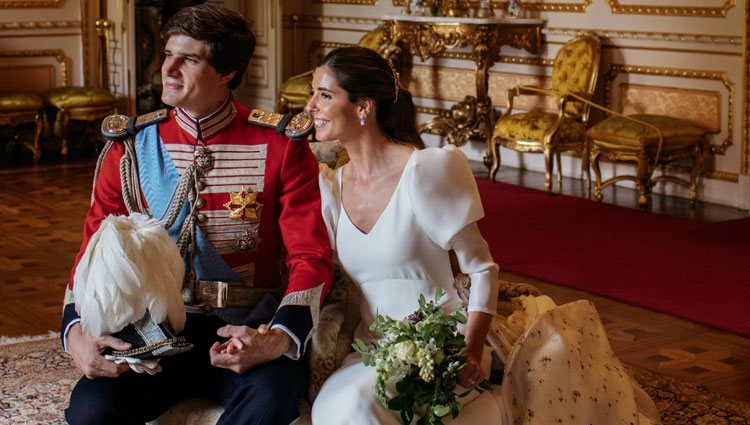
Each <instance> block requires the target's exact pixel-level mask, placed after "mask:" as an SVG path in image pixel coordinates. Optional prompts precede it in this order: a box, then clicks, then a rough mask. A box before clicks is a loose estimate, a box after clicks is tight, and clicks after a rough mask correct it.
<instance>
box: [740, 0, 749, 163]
mask: <svg viewBox="0 0 750 425" xmlns="http://www.w3.org/2000/svg"><path fill="white" fill-rule="evenodd" d="M742 56H743V59H744V60H743V63H744V64H745V72H743V73H742V81H743V85H744V86H745V96H744V98H745V101H744V102H742V117H743V119H742V161H741V165H740V172H741V173H743V174H748V173H750V140H748V139H750V87H748V85H750V78H748V77H750V4H748V0H745V40H744V48H743V49H742Z"/></svg>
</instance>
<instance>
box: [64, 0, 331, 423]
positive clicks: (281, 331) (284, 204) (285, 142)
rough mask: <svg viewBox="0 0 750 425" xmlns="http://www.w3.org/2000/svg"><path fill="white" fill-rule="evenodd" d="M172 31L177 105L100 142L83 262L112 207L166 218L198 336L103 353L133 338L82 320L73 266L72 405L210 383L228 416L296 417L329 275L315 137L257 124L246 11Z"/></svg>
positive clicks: (82, 410) (169, 92)
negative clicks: (144, 359)
mask: <svg viewBox="0 0 750 425" xmlns="http://www.w3.org/2000/svg"><path fill="white" fill-rule="evenodd" d="M164 35H165V39H166V40H167V41H166V48H165V60H164V64H163V66H162V82H163V94H162V100H163V102H164V103H166V104H167V105H171V106H173V107H174V109H172V110H171V111H167V110H163V111H159V112H156V113H152V114H149V116H146V117H139V119H138V120H136V121H134V122H131V123H130V133H131V137H125V138H123V140H119V141H114V142H112V143H110V144H108V145H107V147H106V148H105V151H104V152H102V157H101V160H100V164H99V166H98V171H97V175H96V177H95V186H94V190H93V195H92V204H91V207H90V209H89V212H88V214H87V217H86V221H85V224H84V238H83V243H82V247H81V252H79V255H78V257H77V259H76V265H78V263H79V261H80V259H81V256H82V255H83V253H84V251H85V249H86V247H87V244H88V242H89V239H90V238H91V237H92V235H93V234H94V233H95V232H96V231H97V230H98V229H99V227H100V224H101V222H102V220H104V219H105V218H106V217H108V216H109V215H128V214H132V213H135V212H140V213H144V214H146V215H148V216H151V217H154V218H155V219H157V220H160V222H161V223H163V224H164V227H166V228H167V231H168V233H169V235H170V236H171V237H172V239H173V240H174V241H175V243H176V245H177V247H178V248H179V249H180V253H181V254H182V255H183V258H184V259H185V270H186V274H185V275H186V278H185V280H184V282H185V283H184V285H183V289H182V297H183V300H184V301H185V308H186V311H187V322H186V325H185V329H184V332H183V335H185V336H186V337H187V340H188V341H189V342H190V343H192V344H194V346H195V348H194V349H192V350H191V351H188V352H186V353H182V354H179V355H175V356H168V357H163V358H161V359H160V362H161V367H162V371H161V372H159V373H156V374H154V375H150V374H146V373H140V374H138V373H134V372H132V371H130V369H129V367H128V365H127V364H116V363H114V362H111V361H108V360H106V358H105V357H103V355H102V352H103V351H105V350H119V351H127V350H129V349H131V348H133V347H132V346H131V344H128V343H126V342H124V341H122V340H120V339H118V338H115V337H114V336H112V335H103V336H99V337H92V336H89V335H86V334H85V333H84V332H82V326H81V322H80V320H81V319H80V317H79V315H78V313H77V312H76V300H75V297H74V295H73V285H74V279H73V277H71V282H70V284H69V286H68V291H67V292H66V302H65V308H64V313H63V323H62V339H63V345H64V347H65V349H66V351H67V352H69V353H70V354H71V356H72V357H73V359H74V361H75V363H76V365H77V366H78V367H79V368H80V369H81V371H82V372H83V374H84V375H85V377H83V378H82V379H81V380H80V381H79V382H78V384H77V385H76V387H75V389H74V390H73V393H72V395H71V400H70V406H69V408H68V409H67V410H66V412H65V416H66V419H67V420H68V421H69V422H70V423H97V424H102V423H106V424H118V423H143V422H146V421H149V420H152V419H154V418H156V417H158V416H159V415H160V414H161V413H163V412H164V411H166V410H167V409H168V408H169V407H170V406H172V405H173V404H175V403H176V402H177V401H179V400H181V399H184V398H186V397H189V396H191V395H193V394H195V393H199V392H202V393H205V394H207V395H209V396H210V397H212V398H213V399H214V400H216V401H218V402H220V403H221V404H222V405H223V406H224V408H225V413H224V415H223V416H222V418H221V419H220V423H231V424H239V423H252V424H266V423H268V424H276V423H279V424H282V423H289V422H290V421H291V420H293V419H294V418H295V417H297V415H298V411H297V404H298V401H299V396H300V395H301V394H302V392H303V390H304V388H305V384H306V382H307V369H306V364H305V363H306V362H304V361H300V359H301V358H303V356H304V354H305V347H306V343H307V341H308V340H309V338H310V335H311V333H312V332H314V330H315V328H316V326H317V318H318V313H319V308H320V303H321V301H322V299H323V297H324V296H325V293H326V292H327V290H328V287H329V286H330V283H331V279H332V275H333V271H332V260H331V247H330V243H329V240H328V236H327V233H326V230H325V225H324V223H323V220H322V217H321V216H320V194H319V191H318V186H317V184H318V183H317V182H318V180H317V172H318V171H317V170H318V169H317V163H316V161H315V158H314V156H313V155H312V153H311V151H310V149H309V147H308V146H307V143H306V142H304V141H293V140H290V139H289V138H287V137H285V136H283V135H281V134H279V133H278V132H276V131H275V130H274V129H271V128H266V127H262V126H256V125H251V124H248V117H249V115H250V111H248V110H247V109H246V108H244V107H243V106H242V105H240V104H238V103H237V102H235V101H234V99H233V98H232V95H231V90H232V89H233V88H235V87H237V85H238V84H239V82H240V81H241V79H242V75H243V73H244V71H245V68H246V67H247V63H248V61H249V58H250V56H251V55H252V51H253V49H254V46H255V39H254V37H253V35H252V33H251V32H250V30H249V27H248V24H247V22H246V21H245V20H244V19H243V18H242V17H241V16H240V15H238V14H236V13H234V12H230V11H228V10H226V9H223V8H220V7H215V6H211V5H199V6H195V7H190V8H185V9H182V10H180V11H179V12H178V13H177V14H176V15H175V16H173V17H172V18H171V19H170V21H169V23H168V24H167V25H166V26H165V29H164ZM254 113H255V112H254ZM117 119H118V118H117V117H114V118H112V119H110V120H109V121H105V125H104V126H103V129H105V130H106V129H107V128H112V127H117V126H116V125H115V124H116V121H117ZM120 119H122V118H120ZM251 121H252V119H251ZM284 252H285V254H286V256H285V257H282V255H283V253H284ZM282 260H285V265H286V270H287V272H288V273H285V276H282V273H281V270H282V267H281V264H282ZM154 261H158V259H154ZM73 275H75V268H74V272H73V274H72V275H71V276H73ZM285 285H286V287H285ZM274 293H276V294H277V295H278V297H277V299H278V301H277V304H275V305H273V306H272V307H270V309H269V307H268V300H269V295H266V294H274ZM270 299H271V300H273V297H271V298H270ZM259 300H260V301H259ZM259 303H261V304H263V306H259V305H258V304H259ZM272 304H273V303H272ZM277 306H278V307H277ZM263 307H265V310H264V308H263ZM269 312H270V314H264V313H269ZM262 323H263V324H265V323H268V325H267V326H266V325H262V326H260V330H258V329H257V327H258V326H259V325H260V324H262Z"/></svg>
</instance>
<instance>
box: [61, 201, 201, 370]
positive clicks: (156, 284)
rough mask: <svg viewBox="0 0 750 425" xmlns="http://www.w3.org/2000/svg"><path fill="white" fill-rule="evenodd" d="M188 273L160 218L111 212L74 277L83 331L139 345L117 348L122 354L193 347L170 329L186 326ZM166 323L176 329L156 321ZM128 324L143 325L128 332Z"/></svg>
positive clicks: (159, 352) (150, 354) (156, 353)
mask: <svg viewBox="0 0 750 425" xmlns="http://www.w3.org/2000/svg"><path fill="white" fill-rule="evenodd" d="M184 276H185V265H184V262H183V260H182V256H181V255H180V252H179V249H178V248H177V246H176V245H175V243H174V241H173V240H172V238H170V237H169V234H168V233H167V231H166V230H165V229H164V227H163V226H162V225H161V223H160V222H159V221H157V220H155V219H153V218H150V217H148V216H146V215H144V214H140V213H133V214H131V215H129V216H113V215H110V216H108V217H107V218H105V219H104V220H103V221H102V223H101V225H100V226H99V230H97V232H96V233H94V235H93V236H92V237H91V239H90V240H89V243H88V245H87V246H86V250H85V252H84V253H83V256H82V257H81V260H80V261H79V262H78V267H77V268H76V272H75V275H74V277H73V295H74V297H75V300H76V301H75V302H76V312H78V314H79V316H80V317H81V326H82V329H83V332H84V333H85V334H86V335H89V336H101V335H109V334H114V335H115V336H118V337H121V339H124V340H126V341H128V342H130V343H131V344H133V345H134V349H133V350H129V351H128V352H118V353H119V355H121V356H133V357H140V356H143V355H146V357H154V356H161V355H168V354H175V353H176V352H182V351H186V350H188V349H190V347H192V345H190V344H187V343H185V341H184V338H183V339H181V340H179V338H174V335H173V334H172V332H171V331H174V332H175V333H179V332H180V331H182V329H183V328H184V327H185V305H184V303H183V301H182V295H181V291H182V282H183V278H184ZM149 315H150V319H149ZM163 322H166V323H168V324H169V327H171V329H164V328H165V326H157V325H156V324H163ZM129 325H132V326H136V327H138V329H137V330H136V331H135V332H132V330H130V331H129V332H128V330H126V329H125V328H126V327H128V326H129ZM118 332H120V333H122V334H123V335H117V333H118ZM159 333H161V334H160V335H159ZM127 335H135V337H136V339H137V340H136V341H134V340H132V338H129V337H127ZM175 344H177V345H175ZM144 347H145V348H144Z"/></svg>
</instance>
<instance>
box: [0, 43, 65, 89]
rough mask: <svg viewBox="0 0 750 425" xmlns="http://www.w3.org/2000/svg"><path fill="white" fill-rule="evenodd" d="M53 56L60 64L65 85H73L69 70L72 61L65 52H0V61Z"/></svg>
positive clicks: (58, 50)
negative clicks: (3, 59)
mask: <svg viewBox="0 0 750 425" xmlns="http://www.w3.org/2000/svg"><path fill="white" fill-rule="evenodd" d="M46 56H51V57H53V58H55V60H57V62H58V63H59V64H60V77H61V78H62V81H63V85H64V86H67V85H70V84H71V79H70V74H69V73H68V69H70V67H71V59H70V58H69V57H68V56H65V52H63V51H62V50H60V49H49V50H6V51H0V59H2V58H31V57H46Z"/></svg>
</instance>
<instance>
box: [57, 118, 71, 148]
mask: <svg viewBox="0 0 750 425" xmlns="http://www.w3.org/2000/svg"><path fill="white" fill-rule="evenodd" d="M69 122H70V119H69V116H68V113H67V112H66V111H65V109H59V110H58V111H57V116H56V117H55V136H58V137H60V138H61V141H60V155H61V156H62V157H63V158H65V157H67V156H68V151H69V148H68V123H69Z"/></svg>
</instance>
